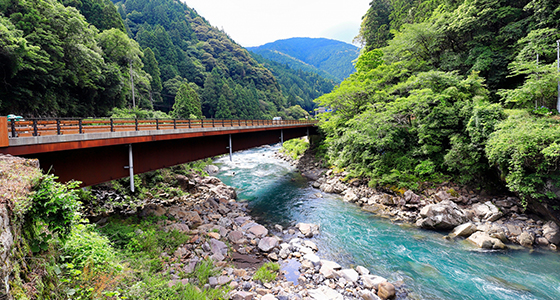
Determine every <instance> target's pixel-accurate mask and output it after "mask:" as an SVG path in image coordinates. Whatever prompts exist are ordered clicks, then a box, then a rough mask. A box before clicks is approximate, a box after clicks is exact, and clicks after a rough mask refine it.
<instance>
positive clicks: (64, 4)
mask: <svg viewBox="0 0 560 300" xmlns="http://www.w3.org/2000/svg"><path fill="white" fill-rule="evenodd" d="M306 76H307V75H306ZM0 78H1V80H2V82H3V84H2V86H1V87H0V114H3V115H7V114H10V113H15V114H20V115H23V116H25V117H55V116H63V117H64V116H68V117H90V116H93V117H102V116H108V115H109V114H110V112H111V111H112V110H113V109H115V108H116V109H123V108H133V109H135V108H136V107H138V108H140V109H146V110H152V109H154V108H155V109H157V110H160V111H163V112H165V113H171V112H172V111H175V112H173V113H172V115H173V116H175V117H190V115H191V113H192V115H193V116H196V117H198V118H200V117H212V118H228V119H229V118H242V119H261V118H272V117H275V116H282V117H284V118H297V117H298V116H299V115H300V111H299V110H300V109H298V107H297V106H296V105H300V106H301V107H305V109H306V110H312V109H313V104H312V103H311V100H310V99H309V98H306V99H304V100H301V99H300V98H301V97H313V96H308V95H307V94H308V92H307V91H305V92H304V94H305V95H302V92H301V91H300V89H301V87H300V86H296V87H295V88H294V89H292V85H297V84H298V83H295V82H290V83H288V84H290V85H289V86H282V87H281V86H280V85H279V84H278V82H277V81H276V78H275V77H274V76H273V74H272V73H271V72H270V70H268V69H266V68H265V67H263V66H262V65H260V64H259V63H258V62H257V61H256V60H255V59H254V58H253V57H251V55H250V54H249V52H248V51H247V50H245V49H243V48H242V47H241V46H239V45H238V44H236V43H235V42H234V41H232V40H231V39H230V38H229V37H228V36H227V34H226V33H224V32H223V31H221V30H219V29H217V28H215V27H212V26H211V25H210V24H209V23H208V22H207V21H206V20H204V18H202V17H201V16H199V15H198V14H197V13H196V12H195V11H194V10H192V9H191V8H189V7H188V6H187V5H186V4H184V3H182V2H179V1H172V0H165V1H153V0H126V1H120V2H116V1H115V3H113V2H111V1H109V0H81V1H75V0H61V1H56V0H39V1H22V0H9V1H3V2H2V3H1V4H0ZM317 80H321V79H320V78H317ZM319 85H323V83H319ZM185 86H188V87H190V89H189V91H188V93H187V91H186V90H185V88H184V87H185ZM182 87H183V89H182V93H181V94H180V95H179V94H178V93H179V92H180V90H181V88H182ZM327 88H328V87H327ZM327 88H325V87H324V86H321V91H322V93H324V92H325V89H327ZM281 89H283V91H282V90H281ZM185 93H187V94H188V95H190V96H188V97H187V98H189V99H194V100H192V101H195V102H196V99H197V98H198V101H199V102H200V109H198V108H197V107H198V104H194V106H195V107H196V108H192V107H191V108H189V109H188V112H186V111H185V110H184V108H185V107H190V106H189V105H187V106H185V103H191V102H192V101H187V102H185V99H186V96H185V95H186V94H185ZM195 94H196V96H195ZM178 95H179V97H178V98H177V99H176V97H177V96H178ZM176 100H179V101H177V102H179V104H178V105H177V107H176V109H174V104H175V102H176ZM292 106H293V107H292ZM181 109H182V111H181V112H178V110H181ZM199 110H200V112H199Z"/></svg>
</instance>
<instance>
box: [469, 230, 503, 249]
mask: <svg viewBox="0 0 560 300" xmlns="http://www.w3.org/2000/svg"><path fill="white" fill-rule="evenodd" d="M467 240H468V241H469V242H471V243H473V244H475V245H476V246H478V247H479V248H482V249H506V248H507V247H506V245H505V244H504V243H503V242H502V241H500V240H499V239H497V238H493V237H491V236H490V235H489V234H488V233H487V232H482V231H477V232H475V233H473V234H472V235H471V236H469V238H467Z"/></svg>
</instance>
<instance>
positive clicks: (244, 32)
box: [183, 0, 370, 47]
mask: <svg viewBox="0 0 560 300" xmlns="http://www.w3.org/2000/svg"><path fill="white" fill-rule="evenodd" d="M183 1H184V2H185V3H186V4H187V5H188V6H189V7H191V8H194V9H195V10H196V11H197V12H198V13H199V14H200V15H201V16H202V17H204V18H205V19H206V20H208V21H209V22H210V24H212V26H216V27H218V28H223V29H224V31H225V32H226V33H227V34H229V36H230V37H231V38H232V39H233V40H235V41H236V42H237V43H239V44H241V45H242V46H245V47H250V46H260V45H262V44H265V43H269V42H273V41H276V40H279V39H286V38H291V37H326V38H331V39H337V40H342V41H345V42H348V43H350V42H351V41H352V38H353V37H354V36H356V35H357V34H358V31H359V28H360V23H361V20H362V16H363V15H365V13H366V12H367V10H368V8H369V2H370V0H344V1H333V0H282V1H277V0H183Z"/></svg>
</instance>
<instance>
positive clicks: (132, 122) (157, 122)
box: [8, 118, 317, 138]
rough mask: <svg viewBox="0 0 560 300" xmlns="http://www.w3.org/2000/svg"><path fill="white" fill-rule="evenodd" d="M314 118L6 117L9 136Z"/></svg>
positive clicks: (287, 122)
mask: <svg viewBox="0 0 560 300" xmlns="http://www.w3.org/2000/svg"><path fill="white" fill-rule="evenodd" d="M316 123H317V121H315V120H232V119H229V120H226V119H151V120H145V119H118V118H110V119H75V118H67V119H64V118H59V119H26V120H23V121H22V120H13V119H12V120H9V121H8V136H9V137H10V138H17V137H30V136H47V135H66V134H84V133H98V132H120V131H142V130H169V129H181V128H210V127H240V126H263V125H297V124H316Z"/></svg>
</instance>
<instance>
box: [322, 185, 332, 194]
mask: <svg viewBox="0 0 560 300" xmlns="http://www.w3.org/2000/svg"><path fill="white" fill-rule="evenodd" d="M319 189H320V190H321V191H323V192H325V193H332V192H334V187H333V186H332V185H330V184H328V183H323V184H321V185H320V186H319Z"/></svg>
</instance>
